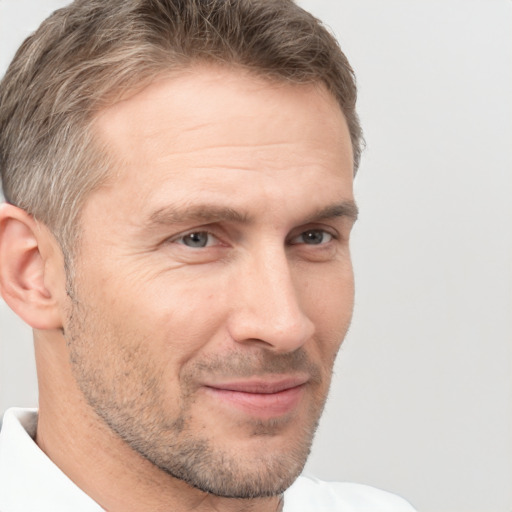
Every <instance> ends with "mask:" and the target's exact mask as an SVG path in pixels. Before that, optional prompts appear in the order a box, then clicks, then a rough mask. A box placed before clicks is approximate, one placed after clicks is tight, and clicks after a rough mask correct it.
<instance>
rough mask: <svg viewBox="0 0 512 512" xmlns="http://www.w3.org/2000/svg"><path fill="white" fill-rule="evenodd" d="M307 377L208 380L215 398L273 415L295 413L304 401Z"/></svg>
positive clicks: (244, 409)
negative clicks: (212, 381) (212, 382)
mask: <svg viewBox="0 0 512 512" xmlns="http://www.w3.org/2000/svg"><path fill="white" fill-rule="evenodd" d="M307 382H308V378H307V377H284V378H279V379H276V378H272V379H270V378H269V379H261V378H258V379H249V380H243V381H231V382H222V383H214V384H207V385H205V386H204V389H205V391H206V392H207V393H208V394H209V395H210V396H211V397H213V398H214V399H216V400H218V401H220V402H221V403H222V404H224V405H226V406H228V407H229V408H230V409H233V408H235V409H237V410H239V411H242V412H244V413H245V414H248V415H251V416H257V417H259V418H261V419H270V418H275V417H279V416H283V415H286V414H289V413H291V412H292V411H293V410H294V409H295V408H296V407H297V406H298V405H299V403H300V401H301V399H302V396H303V394H304V388H305V386H306V385H307Z"/></svg>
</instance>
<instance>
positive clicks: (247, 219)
mask: <svg viewBox="0 0 512 512" xmlns="http://www.w3.org/2000/svg"><path fill="white" fill-rule="evenodd" d="M357 216H358V208H357V205H356V204H355V202H354V201H352V200H347V201H342V202H341V203H337V204H333V205H329V206H327V207H324V208H320V209H319V210H317V211H315V212H314V213H313V214H312V215H308V217H307V218H305V219H304V220H303V221H302V222H301V223H302V224H307V223H309V222H314V221H318V220H322V219H332V218H336V217H347V218H349V219H351V220H353V221H354V222H355V221H356V219H357ZM252 221H253V219H252V217H251V216H250V215H249V214H248V213H246V212H243V211H238V210H234V209H233V208H228V207H224V206H218V205H209V204H202V205H194V206H191V207H189V208H183V209H182V208H176V207H173V206H166V207H163V208H160V209H158V210H156V211H154V212H153V213H152V214H151V215H150V217H149V219H148V221H147V223H146V225H147V227H152V226H162V225H172V224H184V223H190V222H194V223H195V222H198V223H208V224H213V223H216V222H235V223H240V224H250V223H251V222H252Z"/></svg>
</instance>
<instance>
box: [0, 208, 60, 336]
mask: <svg viewBox="0 0 512 512" xmlns="http://www.w3.org/2000/svg"><path fill="white" fill-rule="evenodd" d="M52 238H53V236H52V235H51V233H50V232H49V230H48V229H46V228H42V227H41V226H40V225H38V223H37V222H36V221H35V220H34V218H33V217H32V216H31V215H29V214H28V213H26V212H25V211H24V210H22V209H20V208H17V207H16V206H13V205H11V204H1V205H0V293H1V295H2V297H3V298H4V300H5V302H6V303H7V304H8V305H9V307H10V308H11V309H12V310H13V311H14V312H15V313H16V314H17V315H18V316H19V317H20V318H22V319H23V320H24V321H25V322H26V323H27V324H29V325H30V326H31V327H32V328H34V329H44V330H48V329H59V328H61V327H62V318H61V307H60V304H59V300H58V299H59V297H61V293H60V291H59V288H60V287H61V286H65V275H64V265H63V263H62V253H61V251H60V248H58V247H57V246H58V244H57V242H56V241H55V239H54V238H53V240H52ZM59 267H61V268H60V269H59ZM59 272H60V274H62V278H60V279H55V275H56V273H57V274H58V273H59Z"/></svg>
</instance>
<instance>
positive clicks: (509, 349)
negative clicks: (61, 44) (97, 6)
mask: <svg viewBox="0 0 512 512" xmlns="http://www.w3.org/2000/svg"><path fill="white" fill-rule="evenodd" d="M65 3H67V2H66V1H57V0H0V70H2V71H3V70H4V69H5V67H6V66H7V63H8V62H9V61H10V59H11V58H12V55H13V52H14V49H15V48H16V47H17V46H18V45H19V43H20V42H21V40H22V39H23V38H24V37H25V36H26V35H27V34H28V33H29V32H30V31H31V30H33V29H34V28H35V27H36V26H37V25H38V23H39V22H40V21H41V20H42V18H43V17H44V16H45V15H46V14H47V13H49V12H50V11H51V10H52V9H54V8H56V7H58V6H60V5H63V4H65ZM301 3H302V4H303V5H304V6H306V7H307V8H308V9H309V10H311V11H312V12H314V13H316V14H317V15H318V16H319V17H321V18H322V19H323V20H325V22H326V23H327V24H328V25H329V26H330V27H331V28H332V29H333V31H334V32H335V33H336V34H337V36H338V38H339V40H340V41H341V45H342V48H343V49H344V51H345V52H346V53H347V55H348V56H349V59H350V60H351V62H352V64H353V66H354V68H355V69H356V71H357V75H358V81H359V86H360V102H359V105H360V106H359V110H360V114H361V119H362V122H363V126H364V128H365V132H366V138H367V142H368V148H367V151H366V152H365V154H364V156H363V161H362V165H361V170H360V173H359V175H358V177H357V179H356V194H357V199H358V202H359V205H360V208H361V218H360V221H359V222H358V225H357V227H356V230H355V233H354V242H353V255H354V261H355V270H356V280H357V296H356V312H355V317H354V321H353V325H352V328H351V331H350V333H349V336H348V338H347V340H346V341H345V343H344V345H343V347H342V350H341V352H340V357H339V359H338V363H337V367H336V375H335V379H334V383H333V389H332V393H331V397H330V400H329V403H328V407H327V410H326V413H325V416H324V419H323V422H322V424H321V427H320V431H319V434H318V436H317V439H316V442H315V446H314V450H313V454H312V457H311V459H310V462H309V463H308V468H307V469H308V470H309V471H310V472H312V473H315V474H316V475H317V476H320V477H322V478H325V479H335V480H353V481H359V482H365V483H369V484H371V485H375V486H378V487H382V488H385V489H389V490H392V491H394V492H397V493H399V494H402V495H403V496H405V497H406V498H408V499H409V500H410V501H411V502H412V503H413V504H414V505H415V506H416V507H417V508H418V509H419V510H422V511H424V512H445V511H446V512H510V511H511V510H512V436H511V433H512V407H511V404H512V400H511V398H512V396H511V395H512V377H511V376H512V320H511V318H512V315H511V313H512V201H511V193H512V149H511V145H512V97H511V91H512V35H511V26H512V2H511V1H510V0H386V1H384V0H303V1H302V2H301ZM34 374H35V370H34V363H33V355H32V348H31V343H30V331H29V329H28V328H26V327H24V326H23V325H22V324H21V322H20V321H18V320H17V319H16V318H15V317H14V315H12V314H11V313H9V312H8V310H7V308H6V306H5V304H3V303H2V302H1V301H0V411H2V410H4V409H5V408H6V407H8V406H10V405H14V404H16V405H35V404H36V403H37V398H36V395H37V393H36V384H35V377H34Z"/></svg>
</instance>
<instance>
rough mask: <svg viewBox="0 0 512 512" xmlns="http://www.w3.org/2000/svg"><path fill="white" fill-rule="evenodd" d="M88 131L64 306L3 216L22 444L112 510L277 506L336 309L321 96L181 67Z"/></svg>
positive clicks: (324, 382) (351, 216)
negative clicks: (86, 184)
mask: <svg viewBox="0 0 512 512" xmlns="http://www.w3.org/2000/svg"><path fill="white" fill-rule="evenodd" d="M95 128H96V130H97V134H98V137H100V138H101V140H102V141H104V142H106V143H107V144H108V147H109V151H110V152H111V153H112V155H113V156H114V157H115V159H116V162H117V165H116V169H114V170H113V172H112V176H111V179H110V180H109V182H108V183H107V184H105V185H104V186H102V187H101V188H100V189H98V190H96V191H95V192H93V193H92V194H91V196H90V197H89V198H88V199H87V201H86V204H85V206H84V209H83V212H82V215H81V242H80V247H79V250H78V251H77V254H78V256H77V257H76V258H75V262H74V267H75V268H74V270H75V274H74V280H73V282H72V283H71V289H70V290H68V293H67V292H66V275H65V272H64V265H63V257H62V253H61V252H60V249H59V247H58V244H57V243H56V241H55V239H54V238H53V236H52V235H51V233H50V232H49V230H48V229H47V228H46V227H45V226H44V225H42V224H40V223H37V222H36V221H34V219H32V218H31V217H30V216H28V215H27V214H25V212H23V211H21V210H19V209H17V208H15V207H13V206H10V205H4V206H3V207H2V208H1V209H0V262H1V263H2V265H3V267H2V268H3V269H4V270H1V271H0V285H1V290H2V295H3V296H4V298H5V300H6V301H7V302H8V303H9V304H10V305H11V307H12V308H13V309H14V310H15V311H16V312H17V313H18V314H19V315H20V316H21V317H22V318H24V319H25V320H26V321H27V322H28V323H29V324H31V325H32V326H33V327H34V329H35V345H36V360H37V366H38V378H39V386H40V419H39V425H38V432H37V443H38V444H39V446H40V447H41V448H42V449H43V450H44V451H45V452H46V453H47V454H48V456H49V457H50V458H51V459H52V460H53V461H54V462H55V463H56V464H57V465H58V466H59V467H60V468H61V469H62V470H63V471H64V472H65V473H66V474H67V475H68V476H69V477H70V478H71V479H72V480H74V481H75V483H76V484H77V485H79V486H80V487H81V488H82V489H83V490H84V491H85V492H86V493H87V494H88V495H89V496H91V497H92V498H93V499H95V500H96V501H97V502H98V503H99V504H100V505H101V506H102V507H103V508H104V509H106V510H108V511H113V512H117V511H124V512H127V511H128V512H129V511H132V510H133V511H135V510H138V511H140V510H151V511H160V510H162V511H163V510H176V511H186V510H197V511H202V510H205V511H206V510H226V511H231V510H234V511H235V510H237V511H241V510H259V511H267V510H268V511H270V510H279V509H280V507H281V506H282V492H283V491H284V490H285V489H286V488H287V487H288V486H289V485H291V483H292V482H293V481H294V480H295V478H296V477H297V476H298V474H299V473H300V471H301V469H302V467H303V465H304V463H305V460H306V458H307V455H308V453H309V448H310V444H311V440H312V437H313V434H314V430H315V428H316V425H317V421H318V419H319V417H320V415H321V412H322V408H323V404H324V401H325V398H326V396H327V393H328V389H329V384H330V380H331V374H332V365H333V363H334V360H335V357H336V354H337V351H338V349H339V346H340V344H341V342H342V340H343V338H344V336H345V334H346V331H347V329H348V326H349V323H350V319H351V315H352V307H353V292H354V289H353V288H354V287H353V274H352V266H351V260H350V252H349V236H350V231H351V228H352V225H353V222H354V220H355V215H356V209H355V205H354V199H353V189H352V174H353V173H352V152H351V144H350V137H349V133H348V129H347V126H346V122H345V119H344V117H343V114H342V113H341V111H340V109H339V107H338V105H337V103H336V102H335V100H334V98H333V97H332V96H331V95H330V94H329V93H328V92H327V91H326V90H325V89H324V88H323V86H321V85H318V84H316V85H315V84H312V85H292V84H286V83H280V82H270V81H266V80H263V79H262V78H257V77H254V76H253V75H250V74H246V73H244V72H241V71H240V70H233V69H222V68H213V67H208V66H196V67H194V68H192V69H190V70H188V71H187V72H183V73H181V74H179V75H175V76H168V77H163V78H162V79H161V80H158V81H157V82H155V83H153V84H152V85H150V86H149V87H147V88H146V89H144V90H142V91H141V92H139V93H137V94H136V95H134V96H132V97H130V98H128V99H126V100H124V101H122V102H119V103H118V104H116V105H114V106H112V107H110V108H108V109H106V110H104V111H103V112H101V113H100V115H99V116H98V118H97V119H96V124H95ZM78 440H79V442H78Z"/></svg>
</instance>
